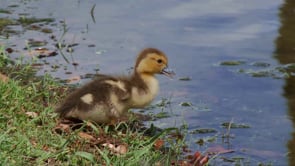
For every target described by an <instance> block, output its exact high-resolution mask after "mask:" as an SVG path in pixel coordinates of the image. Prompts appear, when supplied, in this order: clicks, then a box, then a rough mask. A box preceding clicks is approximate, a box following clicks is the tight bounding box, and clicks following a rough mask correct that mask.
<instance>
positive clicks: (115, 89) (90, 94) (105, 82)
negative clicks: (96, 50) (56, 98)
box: [56, 75, 131, 119]
mask: <svg viewBox="0 0 295 166" xmlns="http://www.w3.org/2000/svg"><path fill="white" fill-rule="evenodd" d="M129 89H130V88H129V86H128V81H124V80H120V79H117V78H114V77H109V76H106V75H101V77H99V78H97V79H95V80H93V81H91V82H90V83H88V84H86V85H84V86H82V87H81V88H79V89H77V90H76V91H74V92H73V93H71V94H70V95H69V96H68V97H67V98H66V99H65V100H64V102H63V103H62V104H61V105H60V106H59V107H58V108H57V109H56V112H57V113H59V114H60V117H62V118H64V117H68V116H70V115H72V114H73V112H75V114H79V115H77V117H78V119H79V117H82V115H83V114H84V115H86V114H88V113H90V112H89V111H91V110H93V108H97V107H98V108H101V109H102V110H103V111H106V112H105V113H107V112H108V111H110V110H111V109H112V108H113V104H114V103H111V102H112V100H111V99H110V96H111V95H112V96H113V97H114V96H115V97H116V100H117V101H118V102H119V103H121V104H123V105H124V103H126V102H128V100H129V99H130V97H131V93H130V90H129ZM81 119H83V118H81Z"/></svg>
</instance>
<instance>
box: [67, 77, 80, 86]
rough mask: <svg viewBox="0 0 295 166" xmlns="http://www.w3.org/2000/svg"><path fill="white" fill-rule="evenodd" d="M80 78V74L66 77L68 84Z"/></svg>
mask: <svg viewBox="0 0 295 166" xmlns="http://www.w3.org/2000/svg"><path fill="white" fill-rule="evenodd" d="M80 80H81V77H80V76H73V77H70V78H68V79H67V83H68V84H74V83H77V82H78V81H80Z"/></svg>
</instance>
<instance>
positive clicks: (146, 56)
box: [135, 48, 174, 77]
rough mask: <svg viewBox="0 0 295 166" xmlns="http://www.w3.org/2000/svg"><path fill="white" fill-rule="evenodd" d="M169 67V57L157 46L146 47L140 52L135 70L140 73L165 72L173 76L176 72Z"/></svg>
mask: <svg viewBox="0 0 295 166" xmlns="http://www.w3.org/2000/svg"><path fill="white" fill-rule="evenodd" d="M167 69H168V58H167V56H166V55H165V54H164V53H163V52H162V51H160V50H158V49H156V48H146V49H144V50H142V51H141V52H140V54H139V55H138V57H137V60H136V63H135V72H136V73H138V74H148V75H154V74H164V75H166V76H168V77H172V76H173V75H174V72H172V71H169V70H167Z"/></svg>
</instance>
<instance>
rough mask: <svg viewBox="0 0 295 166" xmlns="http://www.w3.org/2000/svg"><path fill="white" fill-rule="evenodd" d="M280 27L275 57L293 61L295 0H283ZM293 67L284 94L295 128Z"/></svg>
mask: <svg viewBox="0 0 295 166" xmlns="http://www.w3.org/2000/svg"><path fill="white" fill-rule="evenodd" d="M279 15H280V19H281V27H280V29H279V37H278V38H277V40H276V56H275V57H276V58H277V60H278V61H279V62H280V63H281V64H289V63H295V33H294V30H295V1H294V0H285V3H284V4H283V5H282V7H281V9H280V14H279ZM294 72H295V69H289V73H290V77H289V78H286V83H285V86H284V96H285V97H286V98H287V100H288V102H287V103H288V107H289V115H290V119H291V120H292V121H293V128H295V76H294ZM292 73H293V75H292ZM287 146H288V148H289V151H290V152H289V164H290V165H295V132H294V131H293V133H292V138H291V139H290V140H289V142H288V145H287Z"/></svg>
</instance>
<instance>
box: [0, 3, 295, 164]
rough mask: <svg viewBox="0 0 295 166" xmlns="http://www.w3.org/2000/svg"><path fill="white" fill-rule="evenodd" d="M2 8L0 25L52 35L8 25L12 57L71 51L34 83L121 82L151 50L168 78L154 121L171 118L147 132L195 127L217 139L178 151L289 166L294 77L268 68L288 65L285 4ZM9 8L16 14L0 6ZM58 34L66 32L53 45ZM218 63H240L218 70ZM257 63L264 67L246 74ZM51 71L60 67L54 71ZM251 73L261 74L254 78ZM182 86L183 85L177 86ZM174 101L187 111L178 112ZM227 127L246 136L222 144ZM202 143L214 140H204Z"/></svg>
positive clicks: (290, 13)
mask: <svg viewBox="0 0 295 166" xmlns="http://www.w3.org/2000/svg"><path fill="white" fill-rule="evenodd" d="M1 4H2V5H1V6H2V7H1V8H8V9H9V10H12V11H13V13H12V14H1V16H3V17H9V18H19V17H31V16H34V17H37V18H48V17H49V18H55V21H54V22H53V23H49V24H45V25H43V27H48V28H50V29H52V31H53V33H51V34H46V33H42V32H40V31H35V30H27V28H26V27H24V26H21V25H15V26H11V27H12V29H14V30H17V31H18V33H17V35H11V36H10V37H9V40H8V41H6V40H3V41H1V42H4V41H6V43H5V44H7V45H8V46H10V47H12V48H14V49H17V50H18V51H19V52H14V53H13V54H12V56H13V57H17V56H19V55H20V54H22V55H24V56H25V57H30V56H29V55H28V53H27V52H28V51H27V50H24V49H23V48H25V47H26V42H25V41H26V40H28V39H29V38H34V39H36V40H41V41H43V40H46V41H47V42H48V44H47V45H46V48H49V49H50V50H55V49H56V48H55V47H54V44H56V43H57V42H56V41H53V40H52V39H50V37H51V36H56V38H57V39H61V40H59V41H60V42H63V43H65V44H73V43H78V44H79V45H78V46H75V47H73V49H74V52H73V53H69V52H66V49H63V51H62V53H63V54H64V55H65V57H66V59H67V60H68V61H69V62H70V63H67V62H66V60H65V59H64V58H63V57H62V56H61V53H60V52H59V55H57V56H54V57H48V58H44V59H41V60H39V62H40V63H45V64H44V66H43V68H42V69H41V70H40V72H39V74H43V73H44V72H48V71H49V72H50V71H52V72H51V74H52V75H53V76H55V77H59V78H62V79H68V78H71V77H74V76H80V75H81V76H83V75H85V74H87V73H95V70H97V69H99V72H102V73H107V74H108V73H117V74H122V73H125V74H126V73H128V71H129V69H130V67H132V66H133V64H134V58H135V56H136V54H137V53H138V52H139V51H140V50H141V49H142V48H144V47H156V48H159V49H161V50H162V51H164V52H165V53H166V54H167V55H168V57H169V60H170V62H169V66H170V67H171V68H173V69H174V70H175V72H176V73H177V76H176V78H174V79H173V80H170V79H167V78H163V77H159V79H160V82H161V84H160V85H161V92H160V94H159V96H158V97H157V99H156V100H155V102H154V104H156V103H157V102H159V101H161V99H163V98H164V99H168V100H170V102H171V104H170V105H169V106H168V107H167V108H164V110H161V108H156V109H155V110H153V112H156V113H157V112H161V111H166V112H168V113H169V114H170V115H171V117H169V118H164V119H160V120H157V121H156V122H150V123H154V124H155V125H157V126H160V127H169V126H183V125H187V126H188V130H189V132H190V131H193V130H195V129H200V128H209V129H215V130H216V131H217V132H215V133H206V134H189V135H188V136H187V142H188V144H189V146H190V148H191V149H192V150H193V151H196V150H200V151H206V149H208V148H210V147H218V146H222V147H224V148H229V149H233V150H234V151H235V152H234V153H230V154H224V156H225V157H228V158H232V157H237V156H239V157H240V156H242V157H244V158H245V159H244V162H246V161H249V162H250V163H251V164H250V165H253V164H254V165H255V164H256V165H257V163H258V162H263V163H272V164H273V165H288V164H289V165H294V162H295V158H294V156H295V155H294V153H295V149H294V147H295V143H294V141H293V140H294V137H295V136H294V133H293V136H292V135H291V134H292V131H293V130H294V124H295V122H294V121H292V120H293V119H294V117H295V116H294V113H293V112H292V111H294V104H293V103H294V75H293V73H294V69H288V71H287V73H289V74H290V75H289V77H286V75H285V74H286V73H282V72H280V71H279V70H278V69H277V67H283V65H285V64H290V63H294V61H295V58H293V55H294V54H293V53H294V48H293V47H294V33H292V31H293V30H294V28H295V27H294V26H295V24H294V18H295V17H294V8H295V6H294V2H291V0H285V1H281V0H260V1H254V0H250V1H247V2H246V1H241V0H237V1H232V0H219V1H213V0H207V1H202V0H195V1H188V0H184V1H177V0H172V1H169V2H166V1H160V2H159V1H156V0H150V1H143V0H137V1H132V0H128V1H94V0H89V1H68V0H65V1H57V0H54V1H38V0H36V1H16V0H15V1H8V0H2V1H1ZM15 4H18V5H19V6H17V7H7V6H10V5H15ZM94 5H95V8H94V10H93V17H92V16H91V9H92V8H93V7H94ZM23 15H25V16H23ZM63 22H65V24H64V23H63ZM65 25H66V26H65ZM64 27H66V28H68V31H67V32H66V33H65V35H64V36H62V35H63V31H64V29H65V28H64ZM14 45H15V46H14ZM91 45H95V47H92V46H91ZM225 61H243V62H244V63H242V64H240V65H237V66H224V65H220V62H225ZM73 62H75V63H78V64H79V65H78V66H74V65H72V63H73ZM257 62H263V63H264V64H267V65H266V66H255V65H254V63H257ZM54 64H56V65H59V66H62V67H60V68H58V69H55V70H54V69H52V65H54ZM258 71H264V72H266V73H267V75H264V76H263V77H253V75H252V74H253V73H255V72H258ZM183 77H190V78H191V80H190V81H180V80H178V79H179V78H183ZM86 81H88V80H87V79H82V80H80V83H81V84H83V83H85V82H86ZM182 102H189V103H191V104H192V106H191V107H184V106H181V105H180V104H181V103H182ZM230 121H232V122H234V123H237V124H245V125H247V126H250V128H238V129H231V131H230V134H231V136H233V138H230V139H229V140H225V139H222V138H221V136H222V135H223V134H224V133H226V132H227V129H226V128H223V127H222V125H221V124H222V123H224V122H230ZM208 138H215V140H214V141H213V142H209V141H206V140H207V139H208ZM199 139H203V140H205V144H204V145H203V146H200V145H198V144H196V143H195V142H196V141H198V140H199ZM287 154H289V155H287ZM217 162H219V161H217ZM226 164H231V163H226Z"/></svg>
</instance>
